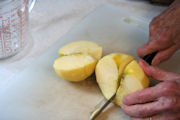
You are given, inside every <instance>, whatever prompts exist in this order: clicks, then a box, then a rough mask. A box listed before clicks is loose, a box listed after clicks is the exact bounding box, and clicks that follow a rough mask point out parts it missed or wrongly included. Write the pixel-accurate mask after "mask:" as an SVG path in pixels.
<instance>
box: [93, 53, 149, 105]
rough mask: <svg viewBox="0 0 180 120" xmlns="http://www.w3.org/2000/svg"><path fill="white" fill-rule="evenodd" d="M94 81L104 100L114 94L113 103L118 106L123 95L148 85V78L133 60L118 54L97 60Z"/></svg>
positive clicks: (130, 57)
mask: <svg viewBox="0 0 180 120" xmlns="http://www.w3.org/2000/svg"><path fill="white" fill-rule="evenodd" d="M96 80H97V83H98V85H99V87H100V89H101V91H102V93H103V95H104V96H105V98H106V99H109V98H110V97H111V96H112V95H113V94H114V93H116V96H115V98H114V100H113V101H114V103H116V104H117V105H119V106H121V104H122V98H123V97H124V96H125V95H127V94H129V93H132V92H135V91H137V90H140V89H143V88H146V87H148V85H149V79H148V77H147V76H146V75H145V73H144V71H143V70H142V68H141V67H140V66H139V64H138V63H137V62H136V61H135V60H134V58H133V57H132V56H129V55H126V54H118V53H115V54H110V55H107V56H105V57H103V58H102V59H100V60H99V62H98V63H97V66H96Z"/></svg>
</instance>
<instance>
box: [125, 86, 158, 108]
mask: <svg viewBox="0 0 180 120" xmlns="http://www.w3.org/2000/svg"><path fill="white" fill-rule="evenodd" d="M157 88H158V87H157V86H155V87H150V88H145V89H143V90H140V91H137V92H135V93H131V94H128V95H127V96H125V97H124V98H123V104H125V105H134V104H141V103H147V102H151V101H155V100H156V99H157V98H158V97H159V96H160V94H159V90H157Z"/></svg>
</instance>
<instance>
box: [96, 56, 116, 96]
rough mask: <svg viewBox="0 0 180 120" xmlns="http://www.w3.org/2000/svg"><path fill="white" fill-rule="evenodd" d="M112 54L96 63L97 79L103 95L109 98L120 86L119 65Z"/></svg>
mask: <svg viewBox="0 0 180 120" xmlns="http://www.w3.org/2000/svg"><path fill="white" fill-rule="evenodd" d="M114 56H116V54H111V55H108V56H105V57H103V58H102V59H101V60H100V61H99V62H98V64H97V65H96V70H95V73H96V80H97V83H98V85H99V87H100V88H101V91H102V93H103V95H104V96H105V97H106V98H107V99H109V98H110V97H111V96H112V95H113V94H114V93H115V92H116V90H117V88H118V87H119V81H118V67H117V65H116V62H115V61H114V59H113V57H114Z"/></svg>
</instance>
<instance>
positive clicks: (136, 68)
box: [114, 60, 149, 106]
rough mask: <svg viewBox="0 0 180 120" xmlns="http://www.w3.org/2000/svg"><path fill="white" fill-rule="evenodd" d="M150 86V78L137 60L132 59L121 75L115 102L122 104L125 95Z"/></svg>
mask: <svg viewBox="0 0 180 120" xmlns="http://www.w3.org/2000/svg"><path fill="white" fill-rule="evenodd" d="M148 86H149V79H148V77H147V76H146V74H145V73H144V71H143V70H142V68H141V67H140V65H139V64H138V63H137V61H136V60H133V61H131V62H130V63H129V64H128V65H127V66H126V68H125V69H124V72H123V75H122V77H121V81H120V86H119V88H118V90H117V93H116V97H115V99H114V102H115V103H116V104H117V105H119V106H121V105H122V99H123V97H124V96H125V95H127V94H129V93H132V92H135V91H137V90H141V89H144V88H146V87H148Z"/></svg>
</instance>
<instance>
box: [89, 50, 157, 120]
mask: <svg viewBox="0 0 180 120" xmlns="http://www.w3.org/2000/svg"><path fill="white" fill-rule="evenodd" d="M156 54H157V52H153V53H151V54H148V55H146V56H144V57H143V60H145V61H146V62H147V63H148V64H149V65H151V62H152V60H153V58H154V57H155V55H156ZM115 96H116V92H115V93H114V94H113V95H112V97H111V98H109V99H108V100H107V101H106V102H105V103H104V104H103V105H102V106H100V108H98V109H96V110H95V111H94V112H93V113H92V114H91V116H90V120H95V119H96V118H97V116H98V115H99V114H100V113H101V112H102V111H103V110H104V109H105V108H106V107H107V106H108V105H109V103H111V102H112V100H113V99H114V98H115Z"/></svg>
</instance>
